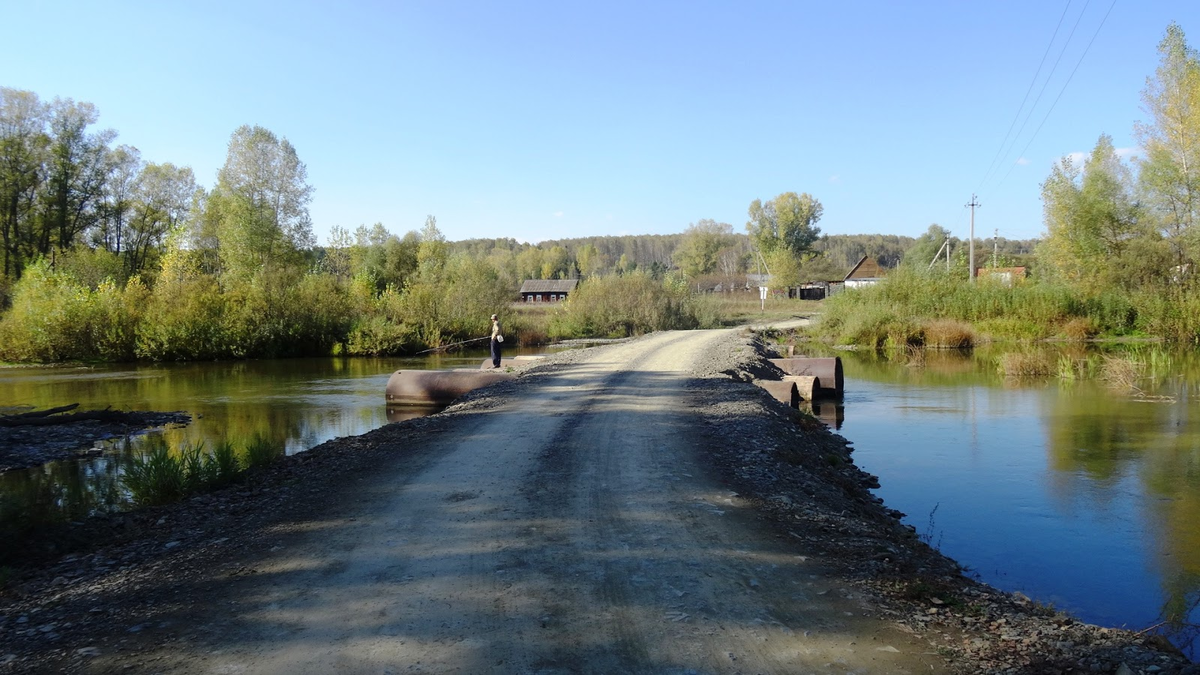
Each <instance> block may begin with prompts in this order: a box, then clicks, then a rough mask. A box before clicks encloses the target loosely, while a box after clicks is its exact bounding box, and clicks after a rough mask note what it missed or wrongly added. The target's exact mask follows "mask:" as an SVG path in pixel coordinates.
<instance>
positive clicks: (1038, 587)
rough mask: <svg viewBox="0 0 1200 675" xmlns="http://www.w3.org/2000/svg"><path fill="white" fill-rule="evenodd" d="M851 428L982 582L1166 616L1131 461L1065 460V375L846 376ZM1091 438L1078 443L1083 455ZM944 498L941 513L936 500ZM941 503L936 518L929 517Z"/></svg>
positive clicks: (1091, 612) (920, 521)
mask: <svg viewBox="0 0 1200 675" xmlns="http://www.w3.org/2000/svg"><path fill="white" fill-rule="evenodd" d="M846 392H847V393H846V421H845V424H844V425H843V427H842V429H841V432H840V433H841V434H842V435H844V436H845V437H847V438H848V439H850V440H851V441H853V442H854V446H855V448H856V450H855V455H854V457H855V461H856V462H857V463H858V464H859V465H860V466H861V467H862V468H863V469H865V470H867V471H869V472H871V473H874V474H877V475H879V476H880V481H881V483H882V487H881V488H880V489H878V490H877V491H876V492H877V493H878V494H879V495H880V496H881V497H883V499H884V500H885V501H886V503H887V504H888V505H889V506H891V507H893V508H897V509H899V510H901V511H903V512H905V513H907V514H908V516H907V518H906V519H905V522H906V523H908V524H910V525H913V526H914V527H916V529H917V532H918V533H919V534H921V535H928V539H929V541H930V543H932V544H934V545H937V546H938V547H939V548H940V549H941V550H942V551H943V552H945V553H946V554H948V555H950V556H951V557H953V558H955V559H956V560H958V561H959V562H961V563H962V564H963V565H965V566H967V567H968V568H969V569H970V570H972V571H973V572H975V573H977V574H978V575H979V577H981V578H982V580H984V581H986V582H988V583H991V584H993V585H995V586H998V587H1000V588H1004V589H1006V590H1018V591H1021V592H1023V593H1025V594H1026V595H1028V596H1030V597H1032V598H1035V599H1037V600H1039V601H1042V602H1046V603H1051V604H1053V605H1054V606H1055V607H1058V608H1061V609H1066V610H1068V611H1071V612H1072V613H1074V614H1076V615H1077V616H1079V617H1081V618H1083V619H1085V620H1088V621H1091V622H1096V623H1100V624H1104V625H1112V626H1122V625H1123V626H1128V627H1132V628H1138V629H1140V628H1143V627H1147V626H1150V625H1151V624H1153V623H1155V622H1157V621H1158V620H1159V615H1160V611H1161V609H1162V605H1163V603H1164V598H1163V590H1162V589H1163V583H1164V582H1163V579H1162V578H1161V577H1160V573H1161V570H1162V569H1169V568H1170V567H1171V565H1170V563H1169V561H1167V560H1164V559H1163V558H1162V557H1161V556H1162V552H1161V551H1160V550H1159V547H1158V545H1157V543H1156V541H1155V538H1156V535H1160V534H1161V531H1162V528H1161V527H1153V526H1148V522H1151V521H1153V520H1154V518H1153V514H1152V508H1153V503H1154V502H1156V501H1158V500H1159V499H1158V498H1157V497H1155V496H1148V495H1146V494H1144V490H1145V486H1144V484H1143V480H1142V479H1141V478H1140V477H1139V475H1138V466H1137V465H1136V464H1134V463H1133V462H1128V463H1125V464H1123V465H1122V464H1118V467H1117V470H1116V472H1115V474H1114V475H1111V476H1107V477H1105V478H1103V479H1096V478H1095V477H1093V476H1089V475H1087V474H1086V473H1085V472H1083V471H1082V470H1079V469H1076V470H1068V471H1064V470H1061V469H1054V468H1052V467H1051V466H1050V465H1049V464H1050V462H1051V460H1050V457H1049V452H1048V449H1047V442H1048V428H1049V427H1050V426H1051V425H1071V424H1073V423H1074V422H1075V420H1073V419H1069V418H1065V417H1062V416H1056V415H1055V414H1054V411H1055V410H1056V408H1055V407H1054V402H1055V401H1054V399H1055V397H1057V396H1061V395H1064V393H1063V391H1062V390H1060V389H1058V388H1057V387H1054V386H1049V387H1042V388H1036V387H1035V388H1024V389H1002V388H988V387H982V386H970V385H968V386H954V387H951V386H924V385H917V384H900V383H880V382H872V381H861V380H856V379H853V378H851V377H847V383H846ZM1089 450H1091V449H1087V448H1079V449H1078V452H1080V453H1081V454H1085V453H1086V452H1088V451H1089ZM935 508H936V511H935ZM931 514H932V523H931Z"/></svg>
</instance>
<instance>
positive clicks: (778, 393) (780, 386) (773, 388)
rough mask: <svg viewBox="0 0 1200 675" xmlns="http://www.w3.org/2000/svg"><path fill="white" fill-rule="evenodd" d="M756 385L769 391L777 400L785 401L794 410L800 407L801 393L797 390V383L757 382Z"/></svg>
mask: <svg viewBox="0 0 1200 675" xmlns="http://www.w3.org/2000/svg"><path fill="white" fill-rule="evenodd" d="M754 384H757V385H758V386H760V387H762V388H763V389H765V390H767V393H768V394H770V395H772V396H774V397H775V398H776V399H777V400H779V401H783V402H784V403H786V404H788V405H789V406H791V407H793V408H799V407H800V392H799V391H798V390H797V389H796V383H795V382H785V381H783V380H755V381H754Z"/></svg>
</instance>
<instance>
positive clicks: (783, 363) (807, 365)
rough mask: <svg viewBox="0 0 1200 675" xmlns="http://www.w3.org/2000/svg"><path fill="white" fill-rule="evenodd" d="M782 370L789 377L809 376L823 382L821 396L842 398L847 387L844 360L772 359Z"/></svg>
mask: <svg viewBox="0 0 1200 675" xmlns="http://www.w3.org/2000/svg"><path fill="white" fill-rule="evenodd" d="M771 363H774V364H775V365H776V366H777V367H778V368H779V369H780V370H782V371H783V372H785V373H787V374H788V375H807V376H811V377H816V378H819V379H820V380H821V392H820V395H821V396H836V397H838V398H841V396H842V392H843V389H844V387H845V377H844V376H843V375H842V358H841V357H840V356H832V357H828V358H809V357H805V356H796V357H793V358H790V359H771Z"/></svg>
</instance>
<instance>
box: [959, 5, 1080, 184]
mask: <svg viewBox="0 0 1200 675" xmlns="http://www.w3.org/2000/svg"><path fill="white" fill-rule="evenodd" d="M1071 1H1072V0H1067V5H1066V7H1063V11H1062V15H1060V16H1059V17H1058V24H1057V25H1056V26H1054V34H1053V35H1051V36H1050V42H1049V43H1048V44H1047V45H1046V51H1045V52H1043V53H1042V60H1041V61H1040V62H1039V63H1038V67H1037V70H1036V71H1034V73H1033V79H1031V80H1030V81H1029V88H1028V89H1026V90H1025V96H1024V98H1022V99H1021V105H1019V106H1017V112H1016V114H1014V115H1013V119H1012V122H1010V123H1009V125H1008V131H1005V132H1004V139H1003V140H1001V141H1000V147H998V148H996V156H995V157H992V163H991V164H988V168H987V171H985V172H984V174H983V180H981V181H979V187H983V184H984V183H986V182H987V179H988V178H990V177H991V175H992V170H993V169H995V168H996V162H997V160H999V159H1000V154H1001V153H1002V152H1004V146H1005V144H1007V143H1008V137H1009V134H1011V133H1012V130H1013V127H1016V126H1017V120H1019V119H1021V111H1023V110H1024V109H1025V103H1026V102H1027V101H1028V100H1029V92H1031V91H1033V86H1034V85H1035V84H1037V80H1038V75H1041V74H1042V66H1044V65H1046V57H1047V56H1050V49H1051V48H1052V47H1054V40H1055V39H1057V38H1058V31H1059V30H1060V29H1061V28H1062V23H1063V19H1065V18H1067V10H1069V9H1071ZM1085 9H1086V8H1085ZM976 192H978V188H976Z"/></svg>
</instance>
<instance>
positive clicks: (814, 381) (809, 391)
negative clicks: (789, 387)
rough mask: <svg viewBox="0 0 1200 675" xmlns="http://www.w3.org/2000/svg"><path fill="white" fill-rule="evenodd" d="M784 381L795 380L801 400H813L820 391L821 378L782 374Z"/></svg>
mask: <svg viewBox="0 0 1200 675" xmlns="http://www.w3.org/2000/svg"><path fill="white" fill-rule="evenodd" d="M783 381H784V382H795V383H796V391H797V392H799V394H800V400H801V401H813V400H816V398H817V396H819V395H820V393H821V378H819V377H812V376H810V375H784V376H783Z"/></svg>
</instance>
